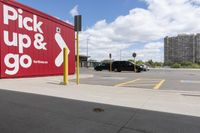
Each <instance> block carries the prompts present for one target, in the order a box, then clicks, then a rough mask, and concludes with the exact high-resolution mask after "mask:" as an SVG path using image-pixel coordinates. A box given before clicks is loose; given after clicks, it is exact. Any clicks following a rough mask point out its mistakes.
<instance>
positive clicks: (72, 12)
mask: <svg viewBox="0 0 200 133" xmlns="http://www.w3.org/2000/svg"><path fill="white" fill-rule="evenodd" d="M70 14H71V16H72V17H74V16H76V15H79V11H78V5H76V6H74V7H73V8H72V9H71V11H70Z"/></svg>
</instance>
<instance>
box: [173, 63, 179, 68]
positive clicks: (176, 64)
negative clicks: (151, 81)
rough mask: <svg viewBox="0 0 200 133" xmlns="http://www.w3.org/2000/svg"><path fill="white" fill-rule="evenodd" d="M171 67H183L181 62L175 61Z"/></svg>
mask: <svg viewBox="0 0 200 133" xmlns="http://www.w3.org/2000/svg"><path fill="white" fill-rule="evenodd" d="M171 68H181V64H178V63H175V64H173V65H172V66H171Z"/></svg>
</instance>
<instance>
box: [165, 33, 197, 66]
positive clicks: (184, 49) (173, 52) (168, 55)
mask: <svg viewBox="0 0 200 133" xmlns="http://www.w3.org/2000/svg"><path fill="white" fill-rule="evenodd" d="M187 61H189V62H193V63H200V34H196V35H194V34H191V35H187V34H181V35H178V36H176V37H165V39H164V62H165V63H167V62H172V63H176V62H177V63H180V62H187Z"/></svg>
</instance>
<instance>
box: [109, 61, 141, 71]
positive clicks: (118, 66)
mask: <svg viewBox="0 0 200 133" xmlns="http://www.w3.org/2000/svg"><path fill="white" fill-rule="evenodd" d="M135 68H136V72H141V71H142V69H141V67H140V66H138V65H136V66H135V64H134V63H133V62H130V61H114V62H113V63H112V71H115V72H121V71H135Z"/></svg>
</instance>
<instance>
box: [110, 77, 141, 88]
mask: <svg viewBox="0 0 200 133" xmlns="http://www.w3.org/2000/svg"><path fill="white" fill-rule="evenodd" d="M138 80H140V79H135V80H131V81H128V82H123V83H120V84H116V85H114V86H115V87H120V86H124V85H126V84H130V83H134V82H136V81H138Z"/></svg>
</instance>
